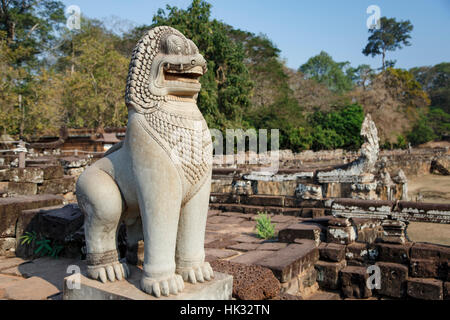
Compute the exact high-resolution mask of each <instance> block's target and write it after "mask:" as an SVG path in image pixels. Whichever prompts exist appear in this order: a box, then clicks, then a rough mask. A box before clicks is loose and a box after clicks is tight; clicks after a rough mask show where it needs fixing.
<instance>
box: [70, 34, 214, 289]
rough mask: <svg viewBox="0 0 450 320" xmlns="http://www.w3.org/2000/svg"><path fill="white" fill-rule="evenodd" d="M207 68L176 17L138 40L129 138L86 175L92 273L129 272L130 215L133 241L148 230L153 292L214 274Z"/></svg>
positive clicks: (81, 188)
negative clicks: (120, 238)
mask: <svg viewBox="0 0 450 320" xmlns="http://www.w3.org/2000/svg"><path fill="white" fill-rule="evenodd" d="M205 72H206V61H205V59H204V58H203V57H202V55H201V54H200V53H199V51H198V48H197V47H196V45H195V44H194V43H193V42H192V41H191V40H189V39H187V38H186V37H185V36H184V35H183V34H181V33H180V32H179V31H177V30H175V29H173V28H170V27H166V26H163V27H156V28H154V29H151V30H150V31H149V32H147V33H146V34H145V35H144V37H143V38H142V39H141V40H140V41H139V43H138V44H137V46H136V48H135V49H134V51H133V56H132V59H131V63H130V69H129V75H128V80H127V88H126V95H125V100H126V104H127V106H128V111H129V115H128V126H127V134H126V138H125V140H124V141H123V142H122V143H119V144H118V145H115V146H114V147H113V148H111V149H110V150H109V151H108V153H107V154H106V155H105V157H104V158H103V159H101V160H99V161H97V162H96V163H95V164H94V165H92V166H91V167H89V168H88V169H87V170H86V171H85V172H84V173H83V174H82V175H81V176H80V178H79V180H78V183H77V199H78V203H79V205H80V207H81V208H82V210H83V212H84V214H85V233H86V246H87V262H88V275H89V277H91V278H93V279H99V280H100V281H102V282H106V281H115V280H122V279H123V278H125V277H127V276H128V273H129V272H128V268H127V265H126V263H125V262H119V261H118V254H117V245H116V233H117V229H118V226H119V223H120V222H121V221H123V222H124V223H125V224H126V226H127V237H128V246H129V248H130V251H133V249H135V248H137V245H138V242H139V241H141V240H144V265H143V268H144V276H143V278H142V280H141V288H142V290H144V291H145V292H147V293H149V294H153V295H155V296H157V297H159V296H161V295H164V296H168V295H170V294H177V293H179V292H181V291H182V290H183V288H184V281H189V282H191V283H196V282H203V281H205V280H210V279H211V278H212V277H213V276H214V274H213V271H212V269H211V267H210V265H209V264H208V263H206V262H205V253H204V235H205V227H206V217H207V211H208V204H209V193H210V188H211V171H212V167H211V164H212V141H211V136H210V133H209V130H208V127H207V124H206V121H205V120H204V118H203V116H202V114H201V112H200V111H199V109H198V107H197V103H196V102H197V96H198V93H199V91H200V88H201V85H200V82H199V81H198V79H199V78H200V77H201V76H202V75H203V74H204V73H205ZM135 251H136V250H135Z"/></svg>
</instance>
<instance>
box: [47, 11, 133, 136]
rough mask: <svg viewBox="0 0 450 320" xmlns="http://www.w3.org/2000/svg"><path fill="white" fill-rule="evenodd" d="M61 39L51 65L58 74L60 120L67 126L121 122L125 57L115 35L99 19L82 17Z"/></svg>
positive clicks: (124, 118) (123, 120) (118, 124)
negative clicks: (61, 109) (59, 77)
mask: <svg viewBox="0 0 450 320" xmlns="http://www.w3.org/2000/svg"><path fill="white" fill-rule="evenodd" d="M65 39H67V40H66V41H65V42H64V43H63V45H62V46H61V48H60V49H61V58H60V59H59V60H58V62H57V63H56V65H55V67H56V69H57V70H58V72H59V74H60V75H61V76H62V80H61V84H62V86H63V89H62V92H63V100H62V104H63V106H64V124H65V125H67V127H70V128H83V127H88V128H98V127H101V128H103V127H121V126H124V125H125V124H126V122H127V108H126V106H125V98H124V94H125V90H124V89H125V84H126V78H127V74H128V66H129V60H128V59H127V58H126V57H124V56H123V55H121V54H120V53H119V52H118V51H117V50H116V49H115V45H116V42H117V36H115V35H113V34H112V33H111V32H109V31H108V30H107V29H106V28H105V27H104V26H103V24H102V23H101V22H100V21H97V20H93V19H87V18H83V19H82V20H81V29H80V30H79V31H78V32H76V33H70V34H68V35H66V36H65Z"/></svg>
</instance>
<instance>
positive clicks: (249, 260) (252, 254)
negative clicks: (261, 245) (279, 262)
mask: <svg viewBox="0 0 450 320" xmlns="http://www.w3.org/2000/svg"><path fill="white" fill-rule="evenodd" d="M272 254H273V251H265V250H256V251H249V252H246V253H244V254H241V255H240V256H238V257H235V258H233V259H231V260H230V261H231V262H235V263H241V264H247V265H254V264H257V262H258V261H259V260H262V259H264V258H265V257H267V256H269V255H272Z"/></svg>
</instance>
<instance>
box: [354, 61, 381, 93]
mask: <svg viewBox="0 0 450 320" xmlns="http://www.w3.org/2000/svg"><path fill="white" fill-rule="evenodd" d="M347 74H348V76H349V77H350V78H351V79H352V81H353V82H354V83H355V84H356V85H358V86H360V87H362V88H363V89H364V90H366V88H367V87H368V86H369V85H370V83H371V81H372V79H373V78H374V77H375V71H374V70H373V69H372V68H371V67H370V65H368V64H361V65H359V66H358V67H356V68H349V69H348V71H347Z"/></svg>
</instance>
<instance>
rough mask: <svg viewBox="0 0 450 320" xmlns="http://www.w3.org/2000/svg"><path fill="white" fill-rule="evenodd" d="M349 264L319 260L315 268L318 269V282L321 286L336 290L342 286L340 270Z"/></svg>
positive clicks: (343, 261)
mask: <svg viewBox="0 0 450 320" xmlns="http://www.w3.org/2000/svg"><path fill="white" fill-rule="evenodd" d="M346 266H347V262H346V261H345V260H342V261H341V262H327V261H317V262H316V264H315V266H314V267H315V268H316V270H317V282H318V283H319V286H320V288H323V289H331V290H336V289H338V288H339V286H340V281H339V280H340V278H339V272H340V271H341V270H342V269H344V268H345V267H346Z"/></svg>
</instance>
